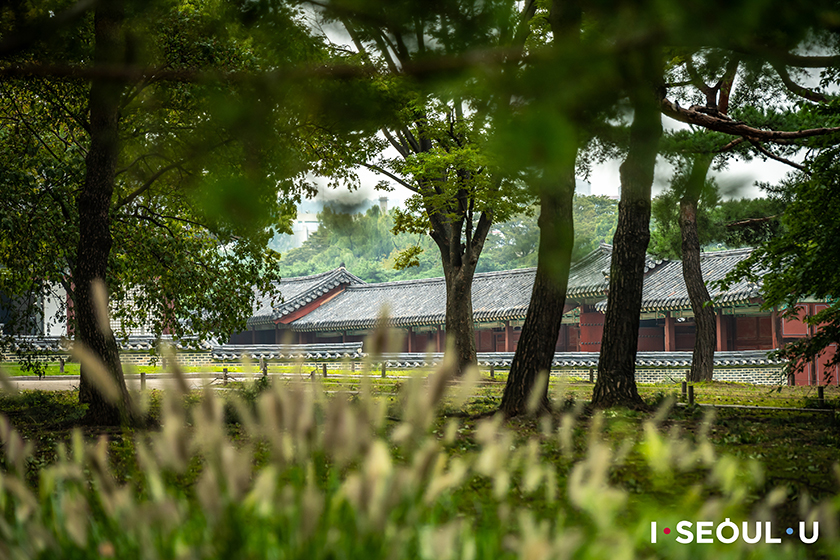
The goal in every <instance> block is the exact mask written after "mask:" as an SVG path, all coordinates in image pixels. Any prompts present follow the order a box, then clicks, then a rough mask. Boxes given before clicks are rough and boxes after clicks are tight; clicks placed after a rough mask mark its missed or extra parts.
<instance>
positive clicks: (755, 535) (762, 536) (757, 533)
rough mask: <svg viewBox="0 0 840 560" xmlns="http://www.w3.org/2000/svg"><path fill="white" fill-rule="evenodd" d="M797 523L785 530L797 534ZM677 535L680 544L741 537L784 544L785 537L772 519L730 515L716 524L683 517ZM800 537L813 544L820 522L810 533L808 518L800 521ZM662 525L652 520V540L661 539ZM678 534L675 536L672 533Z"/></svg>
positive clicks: (731, 540)
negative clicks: (778, 533) (735, 518)
mask: <svg viewBox="0 0 840 560" xmlns="http://www.w3.org/2000/svg"><path fill="white" fill-rule="evenodd" d="M794 532H795V531H794V530H793V527H788V528H787V529H785V534H786V535H788V536H789V537H793V538H796V537H794V536H793V534H794ZM671 533H672V531H671V528H670V527H664V528H663V529H662V534H663V535H665V536H666V537H668V536H670V535H671ZM676 533H677V536H676V537H675V540H676V542H678V543H680V544H691V543H697V544H714V543H716V542H719V543H723V544H732V543H734V542H736V541H738V540H741V541H743V542H745V543H748V544H756V543H759V542H764V543H766V544H781V542H782V537H774V536H773V535H774V532H773V526H772V523H771V522H770V521H764V522H761V521H755V522H749V521H744V522H743V523H741V524H740V525H738V524H737V523H734V522H733V521H731V520H730V519H729V518H728V517H727V518H726V520H725V521H723V522H722V523H718V524H717V525H715V523H714V521H697V522H696V523H694V522H692V521H686V520H683V521H680V522H679V523H677V525H676ZM797 536H798V537H799V540H800V541H801V542H803V543H804V544H813V543H815V542H817V539H819V538H820V524H819V522H818V521H814V522H813V525H812V526H811V531H810V535H809V534H808V527H807V524H806V523H805V522H804V521H800V522H799V535H797ZM659 537H660V535H659V529H658V528H657V523H656V521H652V522H651V524H650V542H651V544H656V543H657V541H658V539H659ZM671 538H674V537H671Z"/></svg>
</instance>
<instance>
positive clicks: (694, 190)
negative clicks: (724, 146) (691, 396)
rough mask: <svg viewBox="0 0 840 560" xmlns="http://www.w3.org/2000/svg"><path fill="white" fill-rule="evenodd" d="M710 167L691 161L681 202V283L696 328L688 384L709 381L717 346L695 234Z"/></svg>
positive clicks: (707, 161) (703, 160)
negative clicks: (698, 211)
mask: <svg viewBox="0 0 840 560" xmlns="http://www.w3.org/2000/svg"><path fill="white" fill-rule="evenodd" d="M711 163H712V158H711V157H710V156H698V157H697V158H696V159H695V160H694V164H693V166H692V169H691V175H690V176H689V179H688V185H687V188H686V191H685V194H684V195H683V197H682V198H681V199H680V218H679V223H680V234H681V235H682V268H683V279H684V280H685V287H686V288H687V290H688V297H689V299H690V300H691V310H692V311H693V312H694V323H695V326H696V330H695V338H694V354H693V356H692V360H691V369H690V370H689V372H688V381H711V380H712V373H713V370H714V358H715V346H716V342H717V323H716V322H715V310H714V307H713V306H712V300H711V297H709V291H708V290H707V289H706V283H705V282H704V281H703V272H702V270H701V268H700V235H699V233H698V231H697V205H698V202H699V200H700V193H701V192H702V190H703V184H704V183H705V181H706V174H707V173H708V171H709V167H710V166H711Z"/></svg>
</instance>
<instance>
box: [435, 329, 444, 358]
mask: <svg viewBox="0 0 840 560" xmlns="http://www.w3.org/2000/svg"><path fill="white" fill-rule="evenodd" d="M442 339H443V329H441V328H440V325H437V326H436V327H435V352H443V342H442Z"/></svg>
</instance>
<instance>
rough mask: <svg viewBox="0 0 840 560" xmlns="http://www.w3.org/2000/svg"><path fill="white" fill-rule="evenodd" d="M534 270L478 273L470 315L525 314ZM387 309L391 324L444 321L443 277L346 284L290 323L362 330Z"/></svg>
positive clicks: (314, 328)
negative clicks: (332, 297) (342, 288)
mask: <svg viewBox="0 0 840 560" xmlns="http://www.w3.org/2000/svg"><path fill="white" fill-rule="evenodd" d="M534 274H535V269H533V268H525V269H519V270H506V271H502V272H485V273H481V274H476V275H475V278H474V280H473V286H472V303H473V320H475V321H507V320H511V319H523V318H524V317H525V313H526V311H527V310H528V304H529V303H530V299H531V287H532V286H533V284H534ZM383 313H387V315H388V317H389V324H390V325H393V326H401V327H408V326H419V325H442V324H444V323H445V322H446V284H445V282H444V279H443V278H428V279H421V280H405V281H401V282H384V283H381V284H361V285H353V286H348V287H347V289H346V290H345V291H344V292H343V293H342V294H340V295H338V296H336V297H335V298H334V299H332V300H331V301H330V302H329V304H328V305H323V306H321V307H319V308H317V309H315V310H313V311H312V312H311V313H309V314H307V315H306V316H304V317H301V318H300V319H298V320H296V321H294V322H293V323H292V324H291V325H292V328H293V329H294V330H297V331H337V330H345V329H349V330H362V329H370V328H373V327H375V326H376V324H377V322H378V321H379V319H380V317H381V316H382V314H383Z"/></svg>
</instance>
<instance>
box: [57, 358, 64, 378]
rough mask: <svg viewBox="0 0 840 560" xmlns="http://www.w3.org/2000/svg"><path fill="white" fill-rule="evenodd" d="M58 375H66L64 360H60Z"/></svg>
mask: <svg viewBox="0 0 840 560" xmlns="http://www.w3.org/2000/svg"><path fill="white" fill-rule="evenodd" d="M58 373H60V374H61V375H64V358H59V359H58Z"/></svg>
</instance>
